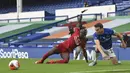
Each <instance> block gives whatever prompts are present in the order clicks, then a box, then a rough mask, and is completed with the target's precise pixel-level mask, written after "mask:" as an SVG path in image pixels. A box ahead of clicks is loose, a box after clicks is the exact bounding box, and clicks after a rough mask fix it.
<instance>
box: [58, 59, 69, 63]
mask: <svg viewBox="0 0 130 73" xmlns="http://www.w3.org/2000/svg"><path fill="white" fill-rule="evenodd" d="M68 62H69V61H68V60H67V59H63V60H57V61H56V63H68Z"/></svg>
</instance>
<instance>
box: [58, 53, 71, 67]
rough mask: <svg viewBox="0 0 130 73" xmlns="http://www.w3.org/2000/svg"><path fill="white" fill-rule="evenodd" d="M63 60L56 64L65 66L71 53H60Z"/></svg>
mask: <svg viewBox="0 0 130 73" xmlns="http://www.w3.org/2000/svg"><path fill="white" fill-rule="evenodd" d="M60 56H61V58H62V60H57V61H56V63H60V64H65V63H68V62H69V58H70V57H69V52H63V53H60Z"/></svg>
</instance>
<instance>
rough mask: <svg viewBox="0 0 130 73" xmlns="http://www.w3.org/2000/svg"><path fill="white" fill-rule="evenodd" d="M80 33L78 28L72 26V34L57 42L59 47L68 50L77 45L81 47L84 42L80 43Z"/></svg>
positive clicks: (70, 50)
mask: <svg viewBox="0 0 130 73" xmlns="http://www.w3.org/2000/svg"><path fill="white" fill-rule="evenodd" d="M79 35H80V29H79V28H77V27H76V28H74V33H73V34H72V36H71V37H70V38H68V39H67V40H65V41H64V42H63V43H61V44H59V45H58V46H59V48H60V49H62V50H64V51H65V49H66V50H68V51H69V52H72V51H73V49H75V48H76V47H77V46H79V45H81V47H82V48H83V47H84V45H86V44H82V43H81V42H83V41H81V40H80V38H79Z"/></svg>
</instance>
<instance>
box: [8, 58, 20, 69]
mask: <svg viewBox="0 0 130 73" xmlns="http://www.w3.org/2000/svg"><path fill="white" fill-rule="evenodd" d="M19 67H20V63H19V61H18V60H11V61H10V62H9V69H10V70H18V69H19Z"/></svg>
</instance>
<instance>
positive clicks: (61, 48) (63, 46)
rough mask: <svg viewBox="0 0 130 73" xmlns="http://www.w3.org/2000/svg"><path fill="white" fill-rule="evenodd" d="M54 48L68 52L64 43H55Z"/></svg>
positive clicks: (61, 51)
mask: <svg viewBox="0 0 130 73" xmlns="http://www.w3.org/2000/svg"><path fill="white" fill-rule="evenodd" d="M56 48H57V49H59V51H60V53H63V52H69V51H68V48H66V47H65V45H64V44H62V43H61V44H59V45H57V46H56Z"/></svg>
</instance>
